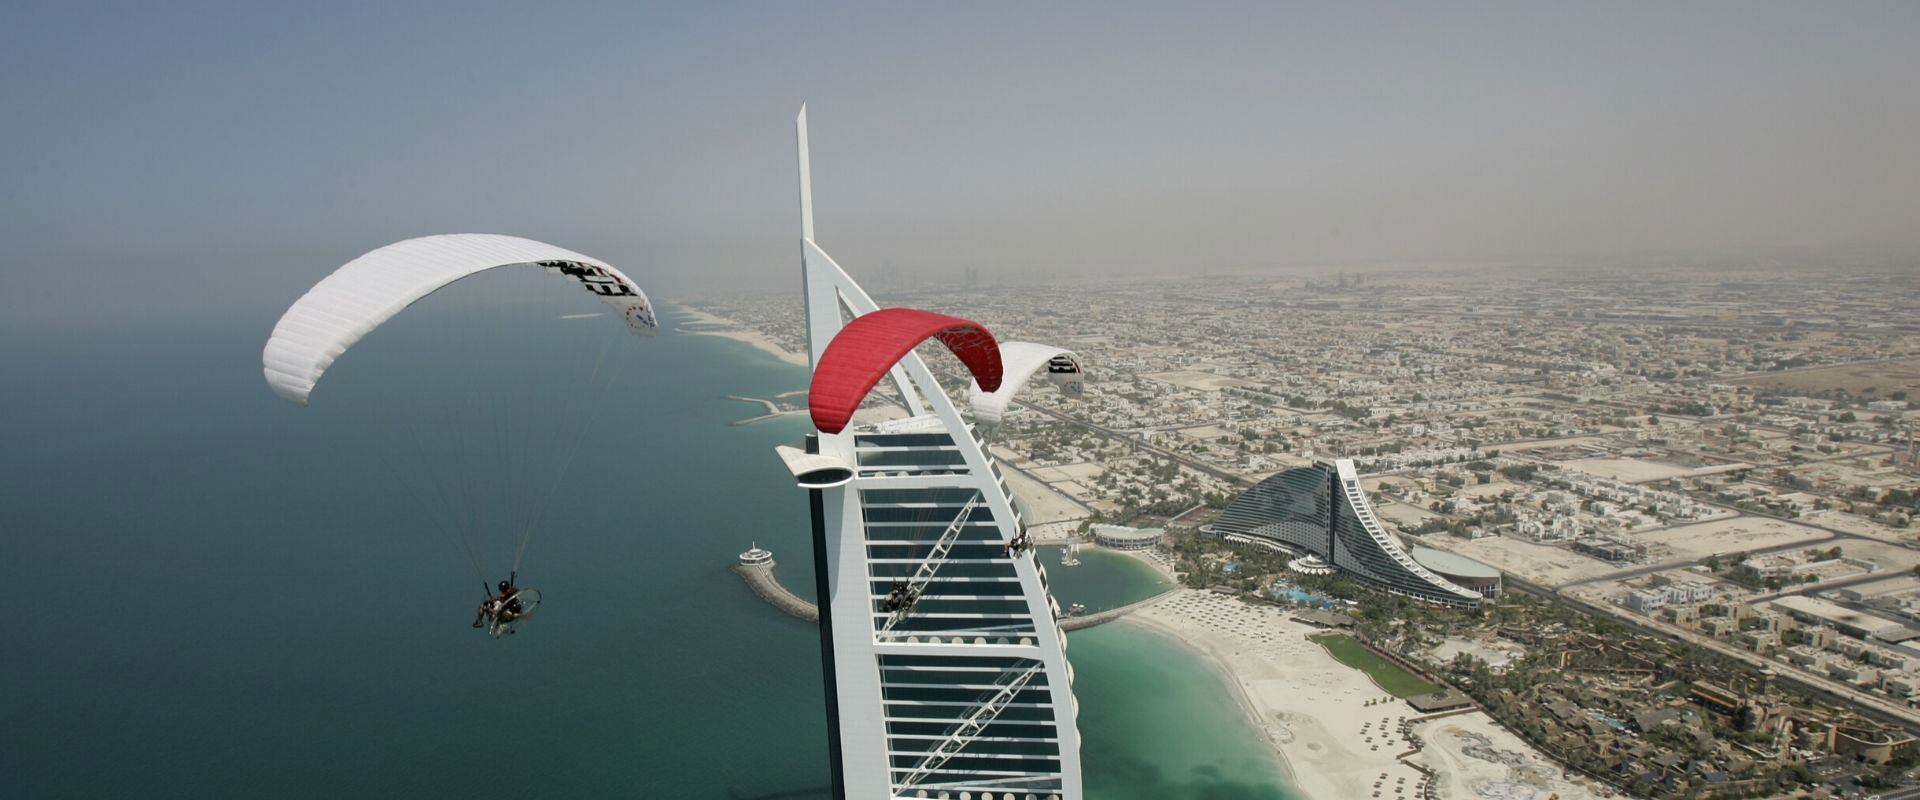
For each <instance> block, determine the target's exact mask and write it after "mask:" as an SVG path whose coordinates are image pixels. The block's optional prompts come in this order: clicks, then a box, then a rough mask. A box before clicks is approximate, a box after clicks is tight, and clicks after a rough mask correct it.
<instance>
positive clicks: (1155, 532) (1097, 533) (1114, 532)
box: [1093, 525, 1167, 550]
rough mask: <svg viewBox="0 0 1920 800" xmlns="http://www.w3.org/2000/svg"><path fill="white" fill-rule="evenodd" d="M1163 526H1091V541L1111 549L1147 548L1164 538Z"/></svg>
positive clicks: (1165, 532)
mask: <svg viewBox="0 0 1920 800" xmlns="http://www.w3.org/2000/svg"><path fill="white" fill-rule="evenodd" d="M1166 535H1167V531H1166V529H1165V528H1130V527H1127V526H1125V525H1095V526H1093V541H1094V542H1096V543H1098V544H1099V545H1100V546H1101V547H1105V548H1108V549H1111V550H1148V549H1151V548H1152V547H1153V546H1154V545H1157V544H1159V543H1160V540H1161V539H1163V538H1165V537H1166Z"/></svg>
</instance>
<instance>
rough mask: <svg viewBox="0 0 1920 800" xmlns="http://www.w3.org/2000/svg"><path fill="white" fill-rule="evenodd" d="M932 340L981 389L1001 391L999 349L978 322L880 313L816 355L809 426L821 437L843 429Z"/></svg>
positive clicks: (907, 311) (857, 322)
mask: <svg viewBox="0 0 1920 800" xmlns="http://www.w3.org/2000/svg"><path fill="white" fill-rule="evenodd" d="M934 337H938V338H939V339H940V343H941V344H944V345H946V346H947V349H948V350H951V351H953V354H954V355H955V356H958V357H959V358H960V362H961V363H963V364H965V365H967V370H968V371H970V372H972V373H973V379H974V380H975V381H978V382H979V383H980V388H981V389H983V390H985V391H989V392H991V391H993V390H995V389H998V388H1000V373H1001V369H1000V345H999V344H998V343H996V342H995V341H994V340H993V334H992V333H989V332H987V329H986V328H985V327H983V326H981V325H980V323H977V322H972V321H969V320H964V319H960V318H959V317H949V316H947V315H945V314H935V313H933V312H931V311H919V310H915V309H911V308H883V309H880V310H879V311H875V312H873V313H871V314H867V315H865V316H862V317H856V318H855V319H854V320H853V321H852V322H849V323H847V325H846V327H844V328H841V329H840V333H839V334H837V335H835V336H834V337H833V341H831V342H828V343H827V350H826V352H824V353H821V354H820V363H819V364H817V365H815V366H814V369H813V383H812V385H811V386H809V387H808V388H807V408H808V410H809V412H810V413H811V414H812V415H813V425H814V427H816V428H819V429H820V430H821V432H823V433H839V432H840V431H842V430H844V429H845V428H846V427H847V423H848V422H849V421H851V420H852V419H853V412H854V410H855V409H858V408H859V407H860V402H861V401H862V400H865V399H867V393H868V392H870V391H873V387H874V385H875V384H878V383H879V382H880V379H881V378H882V377H885V376H886V374H887V370H889V369H892V368H893V365H894V364H896V363H899V361H900V359H902V358H905V357H906V355H907V353H910V352H912V351H913V348H914V347H916V346H918V345H919V344H920V343H921V342H924V341H926V340H927V339H929V338H934Z"/></svg>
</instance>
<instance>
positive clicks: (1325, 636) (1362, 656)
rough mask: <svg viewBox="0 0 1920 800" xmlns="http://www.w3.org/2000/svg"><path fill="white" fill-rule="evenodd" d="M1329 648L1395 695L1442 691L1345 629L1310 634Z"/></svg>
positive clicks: (1408, 695)
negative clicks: (1346, 632) (1360, 641)
mask: <svg viewBox="0 0 1920 800" xmlns="http://www.w3.org/2000/svg"><path fill="white" fill-rule="evenodd" d="M1307 638H1309V639H1312V640H1314V641H1316V642H1319V643H1320V646H1321V647H1324V648H1327V652H1329V653H1332V654H1333V657H1334V658H1336V659H1339V661H1340V663H1342V664H1345V665H1347V666H1349V667H1353V668H1354V669H1357V670H1360V671H1361V672H1365V673H1367V675H1368V676H1369V677H1371V678H1373V682H1374V683H1377V684H1379V685H1380V688H1382V689H1385V690H1387V693H1388V694H1391V695H1393V696H1394V697H1413V696H1414V695H1421V694H1428V693H1430V692H1437V691H1440V687H1438V686H1435V685H1433V684H1431V683H1428V682H1426V680H1425V679H1423V678H1421V677H1420V676H1418V675H1415V674H1413V673H1411V672H1408V671H1406V670H1404V669H1401V668H1400V667H1399V666H1397V665H1395V664H1394V663H1393V662H1391V661H1388V660H1386V659H1384V658H1381V657H1379V656H1377V655H1374V653H1373V651H1372V650H1368V649H1367V648H1366V646H1365V645H1362V644H1360V643H1359V642H1357V641H1354V639H1353V637H1351V636H1347V635H1346V634H1341V633H1321V634H1315V635H1313V636H1309V637H1307Z"/></svg>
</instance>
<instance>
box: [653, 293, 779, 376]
mask: <svg viewBox="0 0 1920 800" xmlns="http://www.w3.org/2000/svg"><path fill="white" fill-rule="evenodd" d="M674 309H675V310H677V311H679V312H680V313H682V314H686V315H688V316H690V317H693V319H690V320H686V322H691V323H694V324H699V325H720V326H725V327H724V329H722V330H711V331H693V330H687V329H686V327H685V326H684V325H682V326H676V327H675V328H674V331H675V332H676V333H684V334H689V335H692V336H718V337H720V338H722V339H732V340H734V341H736V342H744V343H746V344H749V345H752V346H753V348H754V349H756V350H759V351H761V352H763V353H766V354H768V355H771V356H773V357H774V358H777V359H780V360H781V361H785V362H787V363H788V364H792V365H794V366H796V367H804V366H806V365H807V355H806V354H805V353H796V352H793V351H792V350H788V349H786V348H784V347H781V346H780V345H779V344H778V343H776V342H775V341H773V339H771V338H768V337H767V335H766V334H764V333H761V332H759V331H756V330H754V329H752V328H749V327H747V326H745V325H742V324H740V323H739V322H737V321H735V320H731V319H727V318H726V317H721V316H716V315H713V314H709V313H707V312H705V311H701V310H700V309H697V308H694V307H692V306H683V305H676V306H674Z"/></svg>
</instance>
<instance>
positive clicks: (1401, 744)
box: [1127, 589, 1597, 800]
mask: <svg viewBox="0 0 1920 800" xmlns="http://www.w3.org/2000/svg"><path fill="white" fill-rule="evenodd" d="M1289 616H1290V614H1289V613H1288V612H1287V611H1285V610H1283V609H1279V608H1275V607H1271V606H1254V605H1249V604H1247V603H1244V602H1242V601H1240V600H1238V599H1235V598H1231V597H1226V596H1223V595H1218V594H1214V593H1212V592H1207V591H1202V590H1198V589H1181V590H1176V592H1175V593H1174V594H1172V595H1170V596H1168V597H1167V598H1166V599H1165V600H1163V601H1162V602H1160V603H1156V604H1155V605H1153V606H1152V607H1149V608H1146V609H1142V610H1140V611H1138V612H1135V613H1134V614H1132V615H1130V616H1128V617H1127V620H1128V621H1130V622H1133V623H1136V624H1139V625H1142V626H1144V627H1147V628H1149V629H1151V630H1153V631H1154V632H1156V633H1159V634H1161V635H1164V636H1167V637H1170V638H1172V639H1174V640H1176V641H1178V642H1180V643H1181V644H1183V645H1185V646H1187V647H1190V648H1192V649H1194V650H1196V651H1199V652H1200V653H1201V654H1202V655H1204V656H1206V658H1207V661H1209V662H1210V663H1212V664H1213V665H1214V667H1215V668H1216V669H1217V670H1218V671H1219V673H1220V675H1221V677H1222V678H1223V679H1224V680H1226V681H1227V683H1229V684H1231V685H1232V686H1233V687H1234V692H1233V694H1234V699H1235V700H1236V702H1238V703H1239V704H1240V707H1241V709H1242V710H1243V711H1244V712H1245V713H1246V714H1247V715H1248V718H1249V719H1250V720H1252V721H1253V723H1254V726H1255V727H1256V728H1258V729H1259V730H1260V732H1261V734H1262V735H1263V736H1265V737H1266V738H1267V741H1268V743H1269V744H1271V745H1272V747H1273V750H1274V753H1275V755H1276V756H1277V757H1278V760H1279V763H1280V764H1281V766H1282V767H1283V768H1284V769H1285V771H1286V774H1287V782H1288V784H1289V786H1290V787H1291V788H1292V789H1293V791H1294V792H1295V793H1297V794H1298V795H1299V796H1301V797H1303V798H1306V799H1307V800H1345V798H1380V799H1381V800H1412V798H1415V797H1418V796H1419V792H1420V786H1421V784H1422V781H1423V778H1424V776H1423V775H1422V774H1421V773H1420V772H1419V771H1418V770H1416V769H1414V768H1413V767H1412V766H1409V765H1408V764H1407V763H1405V762H1402V761H1401V760H1400V758H1399V757H1400V756H1401V755H1404V754H1407V753H1408V752H1409V751H1411V750H1413V749H1414V744H1413V742H1412V741H1411V740H1409V739H1408V738H1407V737H1406V735H1405V734H1403V733H1402V732H1401V725H1402V724H1403V723H1410V724H1411V728H1410V731H1411V732H1412V733H1413V734H1414V735H1416V736H1419V737H1421V738H1422V739H1423V740H1425V742H1426V746H1425V747H1424V748H1423V749H1422V750H1421V751H1420V753H1419V754H1418V755H1413V756H1410V760H1412V761H1417V762H1419V763H1421V764H1423V765H1426V766H1428V767H1429V768H1432V769H1434V770H1435V772H1436V773H1437V784H1436V789H1437V792H1436V794H1437V796H1439V797H1440V798H1443V799H1448V800H1472V799H1476V798H1492V797H1501V798H1516V799H1523V798H1545V797H1548V796H1551V795H1556V794H1557V795H1558V796H1559V797H1560V798H1561V800H1582V799H1584V798H1592V797H1596V796H1597V795H1595V794H1593V793H1592V792H1590V791H1588V790H1587V788H1586V787H1584V786H1580V785H1578V784H1575V783H1572V782H1569V781H1567V780H1565V779H1563V778H1562V777H1561V776H1560V770H1559V768H1558V767H1556V766H1555V765H1554V764H1553V763H1552V762H1551V761H1549V760H1547V759H1546V758H1545V757H1544V756H1542V755H1540V754H1539V753H1538V752H1536V751H1534V750H1532V749H1531V748H1529V747H1528V746H1527V745H1526V744H1525V743H1524V742H1523V741H1521V740H1520V739H1519V738H1518V737H1515V736H1513V735H1512V734H1511V733H1508V732H1506V731H1505V730H1504V729H1502V728H1500V727H1499V726H1497V725H1496V724H1494V722H1493V721H1492V720H1491V719H1489V718H1488V717H1487V716H1486V715H1485V714H1484V713H1481V712H1479V711H1474V712H1470V713H1466V714H1460V715H1456V716H1449V717H1444V718H1441V719H1435V720H1431V721H1426V722H1413V720H1416V719H1418V718H1419V716H1420V715H1419V714H1418V713H1417V712H1415V711H1414V710H1413V708H1412V707H1411V706H1409V705H1407V704H1406V702H1404V701H1402V700H1399V699H1396V698H1394V697H1393V696H1392V695H1389V694H1387V692H1385V691H1384V690H1382V689H1380V687H1379V686H1376V685H1375V684H1374V683H1373V681H1372V679H1370V678H1368V677H1367V675H1366V673H1364V672H1361V671H1359V670H1356V669H1352V668H1350V667H1348V666H1346V665H1344V664H1341V663H1340V662H1339V661H1337V660H1335V659H1334V658H1333V656H1331V655H1329V654H1328V653H1327V651H1326V650H1325V649H1324V648H1322V647H1320V646H1319V645H1318V644H1315V643H1313V642H1310V641H1308V640H1307V638H1306V637H1307V635H1308V634H1311V633H1318V632H1319V631H1318V629H1315V628H1313V627H1311V626H1308V625H1306V624H1304V623H1299V622H1294V621H1292V620H1291V619H1288V617H1289ZM1488 755H1493V756H1495V757H1496V758H1497V759H1498V760H1489V759H1488V758H1487V756H1488Z"/></svg>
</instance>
